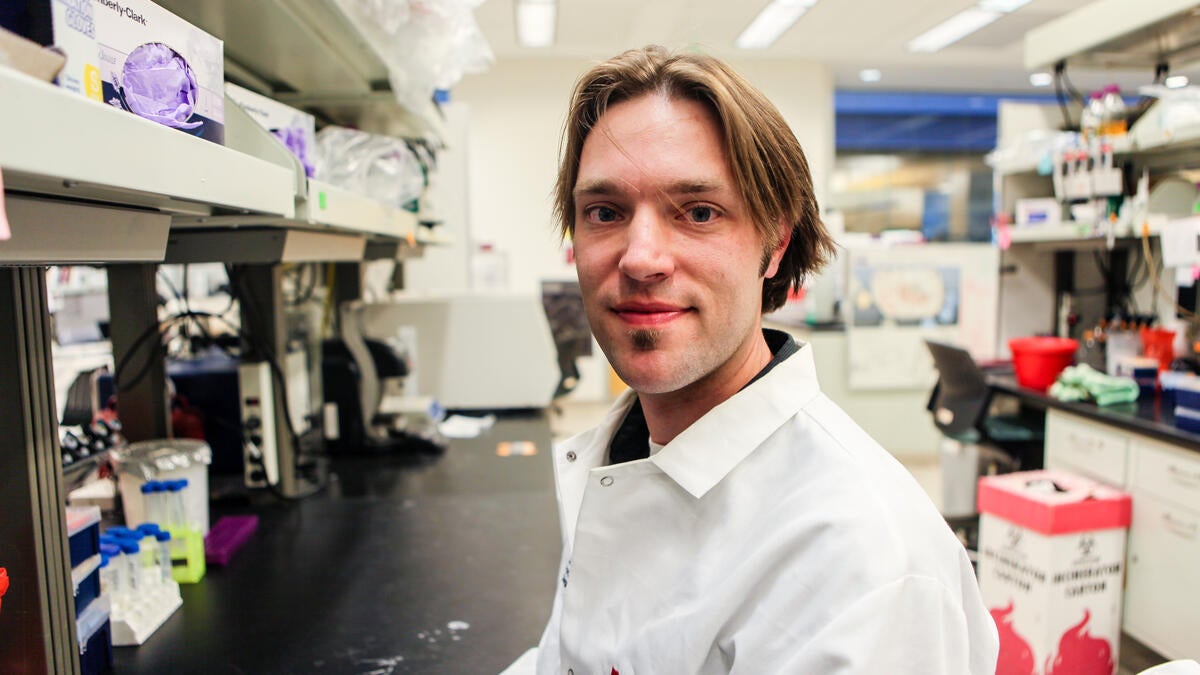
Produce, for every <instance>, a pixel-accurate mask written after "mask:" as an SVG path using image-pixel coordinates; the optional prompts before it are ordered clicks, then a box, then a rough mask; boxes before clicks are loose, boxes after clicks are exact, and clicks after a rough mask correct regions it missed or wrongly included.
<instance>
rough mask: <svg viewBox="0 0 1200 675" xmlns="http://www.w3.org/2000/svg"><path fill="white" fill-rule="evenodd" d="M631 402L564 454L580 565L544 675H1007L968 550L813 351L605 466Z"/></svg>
mask: <svg viewBox="0 0 1200 675" xmlns="http://www.w3.org/2000/svg"><path fill="white" fill-rule="evenodd" d="M632 402H633V395H632V393H631V392H626V393H625V394H624V395H622V396H621V397H620V399H619V400H618V401H617V402H616V404H615V405H614V407H613V409H612V410H611V411H610V412H609V413H608V416H607V417H606V418H605V420H604V421H603V423H601V424H600V425H599V426H598V427H597V428H595V429H593V430H591V431H589V432H585V433H583V434H580V435H579V436H576V437H574V438H572V439H570V440H568V441H566V442H564V443H563V444H561V445H560V446H558V447H557V448H556V449H555V456H554V466H555V471H556V474H557V476H556V477H557V482H556V485H557V490H558V502H559V509H560V517H561V522H562V529H563V544H564V553H563V564H562V566H561V568H560V573H561V576H560V579H559V581H558V592H557V594H556V597H555V599H554V608H553V611H552V614H551V617H550V622H549V624H548V625H547V626H546V630H545V633H544V635H543V636H542V640H541V644H540V647H539V650H538V662H537V672H538V673H539V675H551V674H556V673H557V674H561V673H568V674H573V675H592V674H596V673H598V674H599V675H612V674H613V673H617V674H619V675H686V674H689V673H698V674H699V673H703V674H705V675H707V674H710V673H713V674H715V673H740V674H745V675H769V674H774V673H820V674H828V673H838V674H844V673H871V674H877V673H890V674H913V675H917V674H919V675H939V674H946V675H966V674H973V675H984V674H986V675H992V674H993V673H994V672H995V668H996V655H997V650H998V645H999V643H998V638H997V635H996V628H995V624H994V623H993V622H992V619H991V616H990V615H989V614H988V612H987V610H986V609H985V608H984V605H983V601H982V599H981V598H980V595H979V590H978V586H977V584H976V581H975V577H974V574H973V573H972V570H971V565H970V562H969V561H968V559H967V556H966V553H965V551H964V550H963V548H962V546H961V545H960V544H959V542H958V541H957V540H956V539H955V537H954V536H953V534H952V533H951V531H950V529H949V528H948V527H947V526H946V523H945V522H944V521H943V519H942V518H941V517H940V516H939V514H938V513H937V511H936V509H935V508H934V507H933V505H932V504H931V503H930V501H929V499H928V498H927V497H926V496H925V494H924V492H922V490H921V488H920V487H919V486H918V485H917V483H916V482H915V481H914V480H913V479H912V477H911V476H910V474H909V473H908V472H907V471H906V470H905V469H904V468H903V467H902V466H901V465H900V464H899V463H898V462H896V460H895V459H894V458H893V457H892V456H891V455H889V454H888V453H887V452H886V451H885V450H884V449H883V448H881V447H880V446H879V445H878V444H877V443H875V441H874V440H872V439H871V438H870V437H869V436H868V435H867V434H866V433H865V432H864V431H863V430H862V429H860V428H859V427H858V426H857V425H856V424H855V423H854V422H853V421H852V420H851V419H850V418H849V417H847V416H846V414H845V413H844V412H843V411H842V410H841V409H840V408H838V407H837V406H836V405H834V404H833V403H832V402H831V401H830V400H829V399H828V398H826V397H825V396H824V395H823V394H821V392H820V389H819V388H818V385H817V378H816V370H815V367H814V365H813V355H812V348H811V347H810V346H808V345H802V346H801V348H800V350H799V351H798V352H797V353H795V354H793V355H792V356H791V357H789V358H787V359H786V360H784V361H783V362H782V363H780V364H778V365H777V366H776V367H775V368H774V369H772V370H771V371H770V372H768V373H767V374H766V375H765V376H764V377H762V378H760V379H759V380H758V381H756V382H754V383H753V384H751V385H750V386H748V387H746V388H745V389H743V390H742V391H741V392H739V393H738V394H737V395H735V396H733V397H732V398H730V399H729V400H727V401H725V402H724V403H722V404H721V405H719V406H717V407H716V408H714V409H713V410H711V411H710V412H709V413H708V414H706V415H705V416H704V417H702V418H701V419H699V420H698V421H696V422H695V423H694V424H692V425H691V426H690V427H688V428H687V429H686V430H685V431H684V432H683V433H681V434H680V435H679V436H678V437H677V438H675V439H674V440H673V441H671V442H670V443H668V444H667V445H666V446H665V447H664V448H663V449H662V450H661V451H659V452H658V453H656V454H654V455H653V456H651V457H650V458H648V459H643V460H637V461H633V462H627V463H624V464H619V465H615V466H605V460H606V455H607V446H608V442H609V439H610V438H611V437H612V434H613V432H614V431H615V430H616V428H617V427H618V426H619V425H620V423H621V421H622V419H623V418H624V415H625V412H626V410H627V409H628V407H629V406H630V405H631V403H632ZM913 414H914V415H918V414H920V413H919V412H918V411H913ZM529 656H530V657H532V654H530V655H529Z"/></svg>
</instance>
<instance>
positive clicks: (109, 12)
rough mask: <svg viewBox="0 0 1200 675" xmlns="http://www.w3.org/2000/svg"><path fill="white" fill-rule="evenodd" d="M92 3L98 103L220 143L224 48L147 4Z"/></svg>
mask: <svg viewBox="0 0 1200 675" xmlns="http://www.w3.org/2000/svg"><path fill="white" fill-rule="evenodd" d="M92 4H93V12H94V24H95V32H96V47H97V49H98V54H99V59H100V80H101V82H100V86H101V90H102V91H101V96H102V97H103V100H104V101H105V102H106V103H109V104H111V105H113V106H116V107H118V108H122V109H124V110H128V111H129V112H132V113H134V114H136V115H138V116H139V117H143V118H145V119H148V120H151V121H154V122H157V123H159V124H162V125H164V126H168V127H172V128H174V129H179V130H180V131H183V132H185V133H188V134H191V135H193V136H197V137H199V138H203V139H205V140H209V141H212V142H214V143H218V144H222V145H223V144H224V143H225V63H224V44H223V43H222V42H221V41H220V40H218V39H217V38H215V37H213V36H211V35H209V34H208V33H205V32H204V31H202V30H200V29H198V28H196V27H195V26H193V25H191V24H190V23H188V22H186V21H184V20H183V19H180V18H179V17H177V16H175V15H174V14H172V13H170V12H168V11H167V10H165V9H163V8H161V7H159V6H158V5H156V4H154V3H153V2H150V0H120V1H119V2H118V0H93V2H92ZM89 95H90V94H89Z"/></svg>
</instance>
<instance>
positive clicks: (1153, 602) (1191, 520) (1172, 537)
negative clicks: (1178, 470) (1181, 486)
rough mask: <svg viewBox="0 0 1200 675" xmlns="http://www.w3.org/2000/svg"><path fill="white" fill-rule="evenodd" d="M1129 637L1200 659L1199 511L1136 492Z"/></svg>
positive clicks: (1165, 651) (1127, 595) (1127, 609)
mask: <svg viewBox="0 0 1200 675" xmlns="http://www.w3.org/2000/svg"><path fill="white" fill-rule="evenodd" d="M1126 572H1127V574H1126V578H1125V616H1124V619H1123V622H1122V627H1123V628H1124V629H1125V632H1126V633H1129V634H1130V635H1132V636H1133V637H1135V638H1137V639H1138V640H1141V641H1142V642H1144V643H1146V644H1147V645H1149V646H1150V647H1151V648H1152V649H1154V650H1155V651H1158V652H1160V653H1162V654H1163V655H1165V656H1167V657H1169V658H1172V659H1182V658H1191V659H1196V658H1200V513H1197V512H1196V511H1191V510H1189V509H1185V508H1183V507H1181V506H1178V505H1175V504H1173V503H1171V502H1168V501H1165V500H1163V499H1160V498H1159V497H1158V496H1156V495H1155V494H1153V493H1150V492H1147V491H1144V490H1141V489H1139V488H1136V487H1135V489H1134V490H1133V524H1132V526H1131V527H1130V529H1129V548H1128V565H1127V570H1126Z"/></svg>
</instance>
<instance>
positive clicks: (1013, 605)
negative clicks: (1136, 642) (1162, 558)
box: [978, 471, 1132, 675]
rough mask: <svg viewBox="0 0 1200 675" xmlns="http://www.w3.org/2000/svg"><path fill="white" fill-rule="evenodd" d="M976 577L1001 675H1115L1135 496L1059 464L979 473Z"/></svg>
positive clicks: (998, 673)
mask: <svg viewBox="0 0 1200 675" xmlns="http://www.w3.org/2000/svg"><path fill="white" fill-rule="evenodd" d="M979 512H980V514H981V515H980V524H979V567H978V572H979V585H980V589H981V590H982V592H983V600H984V602H985V603H986V604H987V606H988V608H989V610H990V611H991V613H992V618H993V619H995V620H996V628H997V630H998V631H999V633H1000V660H999V664H998V665H997V668H996V673H997V675H1017V674H1019V675H1065V674H1068V673H1069V674H1070V675H1098V674H1103V675H1112V674H1113V673H1115V672H1116V668H1117V663H1118V650H1119V648H1120V643H1121V603H1122V591H1123V585H1124V584H1123V579H1124V573H1125V534H1126V529H1127V528H1128V527H1129V522H1130V516H1131V513H1132V509H1131V501H1130V498H1129V495H1128V494H1126V493H1124V492H1121V491H1120V490H1117V489H1115V488H1111V487H1108V486H1106V485H1103V484H1100V483H1096V482H1094V481H1091V480H1088V479H1086V478H1081V477H1079V476H1075V475H1073V474H1069V473H1067V472H1063V471H1027V472H1022V473H1011V474H1003V475H999V476H988V477H985V478H981V479H980V481H979Z"/></svg>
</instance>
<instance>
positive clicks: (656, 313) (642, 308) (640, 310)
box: [612, 302, 692, 328]
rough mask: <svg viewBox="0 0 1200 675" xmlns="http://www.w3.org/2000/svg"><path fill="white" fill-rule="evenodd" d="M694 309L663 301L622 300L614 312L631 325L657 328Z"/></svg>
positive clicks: (614, 307)
mask: <svg viewBox="0 0 1200 675" xmlns="http://www.w3.org/2000/svg"><path fill="white" fill-rule="evenodd" d="M690 311H692V308H691V307H684V306H681V305H673V304H669V303H662V302H622V303H619V304H617V305H614V306H613V308H612V312H613V313H614V314H616V315H617V317H618V318H619V319H621V321H623V322H624V323H626V324H627V325H629V326H634V327H645V328H657V327H661V326H664V325H666V324H668V323H670V322H672V321H674V320H675V319H678V318H679V317H681V316H683V315H684V314H687V313H688V312H690Z"/></svg>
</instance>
